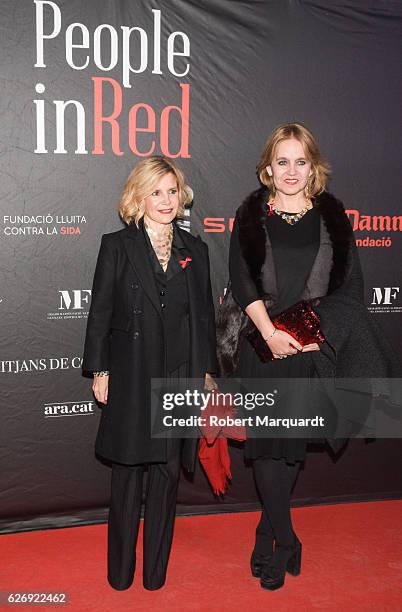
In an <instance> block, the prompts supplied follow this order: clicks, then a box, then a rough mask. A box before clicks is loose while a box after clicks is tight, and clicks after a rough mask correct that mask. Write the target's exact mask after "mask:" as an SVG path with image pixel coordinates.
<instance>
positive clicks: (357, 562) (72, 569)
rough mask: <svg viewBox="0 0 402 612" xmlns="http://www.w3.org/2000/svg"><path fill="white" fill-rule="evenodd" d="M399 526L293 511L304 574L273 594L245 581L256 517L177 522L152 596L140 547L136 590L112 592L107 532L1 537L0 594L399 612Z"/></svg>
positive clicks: (342, 512) (388, 505) (177, 606)
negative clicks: (162, 577)
mask: <svg viewBox="0 0 402 612" xmlns="http://www.w3.org/2000/svg"><path fill="white" fill-rule="evenodd" d="M401 516H402V501H387V502H373V503H360V504H347V505H335V506H316V507H307V508H296V509H294V510H293V518H294V525H295V530H296V532H297V534H298V535H299V538H300V539H301V540H302V542H303V563H302V573H301V575H300V576H299V577H296V578H294V577H292V576H289V575H287V578H286V583H285V587H284V588H282V589H280V590H279V591H276V592H268V591H263V590H262V589H261V588H260V586H259V582H258V580H257V579H255V578H252V577H251V574H250V572H249V566H248V562H249V556H250V552H251V548H252V545H253V537H254V529H255V525H256V522H257V519H258V514H257V513H242V514H224V515H213V516H202V517H198V516H197V517H181V518H178V519H177V521H176V529H175V538H174V543H173V550H172V554H171V559H170V566H169V573H168V580H167V583H166V585H165V587H164V588H163V589H161V590H159V591H154V592H149V591H145V590H144V589H143V587H142V577H141V567H142V563H141V560H142V551H141V543H142V538H141V537H140V541H139V546H138V548H137V550H138V551H139V555H138V557H139V558H138V562H137V567H138V570H137V574H136V577H135V579H134V583H133V585H132V587H131V588H130V589H128V590H127V591H122V592H118V591H114V590H113V589H111V588H110V587H109V586H108V584H107V581H106V576H105V568H106V536H107V527H106V525H98V526H91V527H77V528H70V529H58V530H49V531H36V532H29V533H20V534H11V535H3V536H1V538H0V547H1V566H2V567H1V570H0V589H1V590H3V591H5V590H7V591H25V592H27V591H30V592H32V591H40V592H43V591H52V592H55V591H57V592H68V593H69V594H70V603H69V605H68V606H63V607H64V609H67V610H69V611H76V610H77V611H80V612H81V611H86V610H88V611H89V610H91V611H92V610H93V611H97V612H101V611H104V612H119V611H120V610H121V611H123V610H124V611H130V610H132V611H133V612H134V611H142V610H163V611H170V610H172V611H173V610H174V611H178V610H183V611H187V610H200V611H203V612H204V611H205V612H214V611H221V612H225V611H230V612H232V611H237V610H246V609H250V608H251V609H253V610H272V611H273V612H281V611H285V610H286V611H292V612H293V611H294V610H300V611H302V612H303V611H306V610H320V611H322V610H341V611H342V612H344V611H349V610H351V611H352V610H358V611H359V612H360V611H362V610H363V611H365V610H373V611H374V610H376V611H388V610H389V611H390V612H391V611H392V612H396V611H398V610H402V527H401ZM52 608H54V606H50V607H49V606H46V607H44V606H31V607H27V606H13V607H8V609H9V610H12V609H15V610H17V609H18V610H31V611H33V610H35V609H36V610H48V611H49V610H51V609H52ZM4 609H5V608H4ZM57 609H60V607H59V606H57Z"/></svg>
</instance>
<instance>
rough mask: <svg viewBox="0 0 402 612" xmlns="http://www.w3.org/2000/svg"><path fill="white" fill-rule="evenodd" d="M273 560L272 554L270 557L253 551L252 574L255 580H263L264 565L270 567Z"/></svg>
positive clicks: (251, 560)
mask: <svg viewBox="0 0 402 612" xmlns="http://www.w3.org/2000/svg"><path fill="white" fill-rule="evenodd" d="M271 559H272V553H270V554H269V555H261V554H259V553H256V552H255V551H253V554H252V555H251V559H250V568H251V574H252V576H254V578H261V571H262V568H263V567H264V565H265V566H266V565H269V563H270V561H271Z"/></svg>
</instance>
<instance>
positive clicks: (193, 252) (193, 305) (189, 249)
mask: <svg viewBox="0 0 402 612" xmlns="http://www.w3.org/2000/svg"><path fill="white" fill-rule="evenodd" d="M176 227H177V226H176ZM176 227H175V230H176ZM177 240H178V244H180V245H181V249H180V257H181V258H182V260H185V259H186V257H190V258H191V261H189V262H188V263H187V265H186V266H185V268H184V274H185V275H186V281H187V291H188V301H189V308H190V318H191V319H192V322H193V323H195V322H196V318H197V317H198V316H203V313H202V312H199V313H198V312H197V311H198V305H199V304H200V302H201V301H200V299H199V298H200V286H201V284H200V283H201V279H202V278H203V274H204V270H203V262H202V261H201V253H200V252H199V249H196V248H195V244H196V242H194V237H193V236H191V235H190V234H188V233H187V232H186V231H185V230H180V229H177Z"/></svg>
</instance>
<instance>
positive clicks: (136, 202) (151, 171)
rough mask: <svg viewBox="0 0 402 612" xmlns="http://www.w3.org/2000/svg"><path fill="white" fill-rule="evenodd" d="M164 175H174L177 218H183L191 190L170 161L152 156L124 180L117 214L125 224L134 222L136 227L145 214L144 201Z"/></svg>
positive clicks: (191, 197) (190, 198)
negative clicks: (176, 188)
mask: <svg viewBox="0 0 402 612" xmlns="http://www.w3.org/2000/svg"><path fill="white" fill-rule="evenodd" d="M166 174H174V175H175V177H176V180H177V186H178V192H179V208H178V211H177V217H179V218H182V217H184V207H185V206H186V204H190V202H192V200H193V190H192V189H191V187H189V186H188V185H187V184H186V182H185V179H184V175H183V173H182V171H181V170H180V169H179V168H178V167H177V165H176V164H175V163H174V162H173V161H172V160H171V159H169V158H168V157H164V156H162V155H154V156H152V157H147V158H146V159H143V160H142V161H140V162H139V163H138V164H137V165H136V166H135V168H134V169H133V170H132V172H130V174H129V176H128V178H127V180H126V183H125V185H124V188H123V191H122V194H121V197H120V203H119V214H120V216H121V218H122V219H123V221H124V222H125V223H127V224H128V225H129V224H130V223H132V222H133V221H134V223H135V224H136V225H137V227H138V223H139V221H140V219H141V218H142V217H143V216H144V212H145V205H144V199H145V198H146V197H147V196H149V195H150V194H151V193H152V192H153V191H154V189H155V187H156V186H157V184H158V183H159V181H160V180H161V179H162V178H163V177H164V176H165V175H166Z"/></svg>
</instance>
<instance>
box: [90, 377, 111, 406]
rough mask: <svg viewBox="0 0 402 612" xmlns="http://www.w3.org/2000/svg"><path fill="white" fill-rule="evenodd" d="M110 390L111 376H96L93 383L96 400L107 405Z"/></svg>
mask: <svg viewBox="0 0 402 612" xmlns="http://www.w3.org/2000/svg"><path fill="white" fill-rule="evenodd" d="M108 389H109V376H94V382H93V383H92V391H93V392H94V395H95V398H96V399H97V401H98V402H100V403H101V404H107V395H108Z"/></svg>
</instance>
